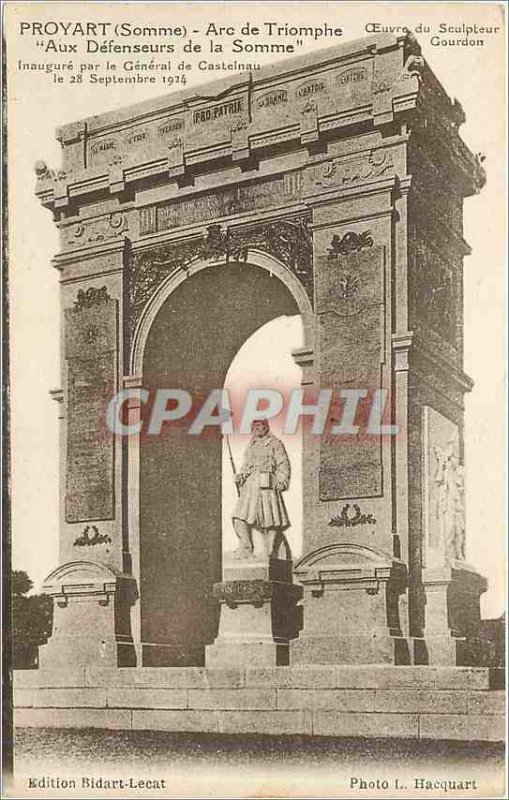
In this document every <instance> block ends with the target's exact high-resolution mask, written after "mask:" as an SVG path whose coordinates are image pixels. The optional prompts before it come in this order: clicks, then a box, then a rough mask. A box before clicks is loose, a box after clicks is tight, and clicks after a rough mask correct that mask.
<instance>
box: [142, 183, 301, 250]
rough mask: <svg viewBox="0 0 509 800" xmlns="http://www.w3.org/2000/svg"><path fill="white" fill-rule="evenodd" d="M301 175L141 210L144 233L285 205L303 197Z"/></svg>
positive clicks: (209, 193) (241, 186)
mask: <svg viewBox="0 0 509 800" xmlns="http://www.w3.org/2000/svg"><path fill="white" fill-rule="evenodd" d="M300 187H301V173H299V172H291V173H286V174H285V175H278V176H276V177H274V178H270V179H268V180H265V181H258V182H257V183H253V184H248V185H240V186H229V187H225V188H223V189H221V190H217V191H215V192H208V193H207V194H203V195H198V196H193V197H190V198H189V199H184V200H180V201H173V202H170V203H165V204H162V205H159V206H156V207H154V206H148V207H147V208H144V209H141V210H140V234H141V235H142V236H145V235H147V234H149V233H156V232H158V231H164V230H169V229H172V228H178V227H179V226H180V225H189V224H191V223H193V222H203V221H205V220H209V219H219V218H220V217H229V216H233V215H234V214H240V213H243V212H246V211H254V210H255V209H260V208H270V207H271V206H276V205H281V204H282V203H283V202H284V200H289V199H297V198H298V197H299V195H300Z"/></svg>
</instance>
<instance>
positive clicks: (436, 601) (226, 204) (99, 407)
mask: <svg viewBox="0 0 509 800" xmlns="http://www.w3.org/2000/svg"><path fill="white" fill-rule="evenodd" d="M463 121H464V116H463V112H462V108H461V105H460V103H459V102H458V101H456V100H454V101H453V102H452V101H451V100H450V99H449V97H448V96H447V95H446V93H445V91H444V89H443V88H442V86H441V84H440V83H439V81H438V80H437V78H436V77H435V76H434V74H433V73H432V72H431V70H430V69H429V68H428V66H427V65H426V64H425V63H424V61H423V59H422V57H421V55H420V51H419V47H418V45H417V43H416V42H415V40H413V39H412V38H409V37H406V38H405V37H401V38H396V37H392V36H386V35H381V36H374V37H369V38H365V39H362V40H359V41H356V42H352V43H348V44H345V45H342V46H340V47H335V48H333V49H331V50H324V51H322V52H321V53H318V54H314V55H312V56H307V57H303V58H298V59H295V60H293V61H285V62H284V63H282V64H280V65H275V66H271V67H267V68H264V69H262V70H260V71H259V72H257V73H256V74H253V75H236V76H232V77H231V78H229V79H225V80H222V81H220V82H215V83H211V84H207V85H206V87H204V88H203V89H196V90H195V89H192V90H189V91H185V92H181V93H178V94H173V95H167V96H165V97H161V98H160V99H158V100H151V101H147V102H144V103H142V104H139V105H136V106H132V107H129V108H125V109H122V110H120V111H118V112H115V113H108V114H104V115H101V116H97V117H93V118H90V119H87V120H83V121H80V122H76V123H73V124H69V125H65V126H64V127H62V128H61V129H60V130H59V132H58V138H59V140H60V142H61V145H62V168H61V169H59V170H56V171H53V170H50V169H48V168H47V167H46V166H45V165H44V164H39V165H38V167H37V179H38V180H37V190H36V191H37V195H38V197H39V198H40V200H41V202H42V203H43V205H44V206H45V207H47V208H48V209H51V211H52V212H53V215H54V220H55V223H56V225H57V227H58V229H59V231H60V237H61V252H60V253H59V254H58V255H57V256H56V257H55V259H54V265H55V267H56V268H57V269H58V270H59V273H60V282H61V308H62V388H61V389H60V390H56V391H55V392H54V393H53V394H54V397H55V399H56V400H57V401H58V403H59V408H60V421H61V429H60V431H61V433H60V446H61V463H62V470H61V528H60V565H59V566H58V568H57V569H56V570H55V571H54V572H53V573H52V574H51V575H50V576H49V577H48V579H47V581H46V584H45V587H46V591H48V592H49V593H50V594H51V595H52V596H53V597H54V599H55V632H54V635H53V637H52V638H51V639H50V641H49V643H48V644H47V645H46V646H45V647H44V648H42V650H41V665H42V666H43V667H44V666H51V664H52V663H58V664H63V663H65V664H67V665H71V664H75V663H78V664H85V665H88V664H92V665H94V664H103V665H108V666H111V667H116V666H136V665H137V666H142V665H147V666H149V665H155V666H163V665H170V666H171V665H203V663H204V660H205V659H206V661H207V663H209V661H210V663H211V664H214V663H221V664H228V663H229V659H232V660H233V661H235V659H238V658H242V657H243V656H239V653H243V652H244V650H243V649H242V647H241V646H240V643H241V641H242V642H243V643H244V644H246V641H245V634H246V626H247V628H249V630H248V633H250V634H251V640H250V642H251V645H253V644H256V645H259V647H258V650H257V652H260V653H262V654H263V655H262V656H261V658H262V661H263V663H272V664H276V663H278V664H282V663H288V661H290V663H295V664H337V663H339V664H356V663H365V664H381V663H386V664H471V663H474V659H475V643H476V637H477V633H478V625H479V620H480V617H479V596H480V594H481V593H482V592H483V591H484V590H485V588H486V584H485V581H484V579H483V578H482V577H481V576H479V575H478V574H477V573H476V571H475V570H474V569H473V568H472V567H471V566H470V565H469V564H468V563H467V561H466V560H465V549H464V524H463V522H462V520H463V516H462V513H463V512H462V477H461V463H462V459H463V452H462V435H463V396H464V393H465V392H467V391H469V390H470V388H471V382H470V379H469V378H468V377H467V376H466V375H465V374H464V373H463V370H462V362H463V310H462V280H463V278H462V272H463V258H464V256H465V255H467V254H468V253H469V247H468V245H467V243H466V242H465V241H464V239H463V236H462V205H463V199H464V198H465V197H468V196H470V195H472V194H474V193H476V192H478V191H479V190H480V189H481V187H482V185H483V183H484V173H483V170H482V168H481V167H480V164H479V162H478V160H477V158H476V157H474V156H473V155H472V153H470V152H469V150H468V149H467V147H466V146H465V144H464V143H463V141H462V140H461V138H460V136H459V128H460V126H461V124H462V122H463ZM297 313H300V314H301V315H302V317H303V321H304V331H305V344H304V346H303V347H302V348H301V349H300V350H299V351H298V352H296V353H295V354H294V357H295V359H296V360H297V363H298V364H300V366H301V368H302V385H303V386H304V387H311V388H315V389H316V388H329V389H332V390H333V391H335V390H339V389H340V388H341V389H344V388H354V389H356V388H362V389H365V390H366V391H368V392H374V391H376V390H379V389H383V390H386V392H387V394H388V396H389V397H390V402H391V410H390V417H391V419H390V420H389V421H390V422H392V423H394V424H395V425H397V426H398V433H397V435H392V436H383V435H371V436H364V437H363V436H359V437H355V436H351V437H350V439H349V441H348V443H347V444H345V442H344V441H341V440H335V439H334V437H333V436H327V435H324V436H321V437H318V436H313V435H312V434H310V433H309V432H306V433H305V435H304V441H303V501H304V505H303V514H304V521H303V556H302V558H301V559H300V560H299V562H298V563H297V564H296V565H295V566H294V568H293V570H291V569H289V562H287V561H286V562H285V559H283V558H281V559H274V560H273V561H274V563H272V564H267V565H263V566H259V567H255V566H253V567H252V568H251V571H249V570H248V571H247V572H245V573H243V574H244V577H243V578H242V576H241V574H240V573H239V569H240V567H238V566H237V567H236V568H235V569H236V570H237V571H235V569H233V572H230V573H228V571H227V570H226V571H224V572H223V574H222V573H221V508H220V490H221V489H220V487H221V478H220V464H221V460H220V452H221V451H220V446H221V445H220V439H219V437H214V436H213V435H211V436H210V437H208V438H206V439H204V440H203V441H201V440H197V439H196V437H186V436H185V435H184V434H183V433H182V431H181V430H179V429H178V428H174V429H172V432H171V433H170V434H168V436H169V437H170V438H165V437H164V436H161V437H144V436H143V435H141V436H138V435H132V436H129V437H115V436H113V435H112V434H110V433H109V431H108V430H107V428H106V426H105V423H104V414H105V407H106V404H107V402H108V401H109V399H110V398H111V397H112V396H113V394H114V393H115V392H117V391H119V390H120V389H122V388H123V389H129V390H136V389H142V388H145V389H148V390H149V391H151V390H153V389H155V388H159V387H163V388H164V387H175V386H178V387H179V388H189V389H191V390H192V391H193V393H198V395H199V394H200V392H204V391H205V390H207V389H209V388H211V387H212V386H214V387H215V386H222V382H223V381H224V376H225V374H226V371H227V369H228V366H229V364H230V363H231V360H232V359H233V357H234V355H235V353H236V352H237V351H238V349H239V347H240V346H241V345H242V344H243V342H244V341H245V340H246V339H247V338H248V337H249V336H250V335H251V334H252V333H253V332H254V331H255V330H257V329H258V328H259V327H260V326H261V325H263V324H265V323H266V322H267V321H269V320H271V319H273V318H274V317H277V316H280V315H281V314H297ZM140 406H141V401H140V400H137V399H136V392H135V391H132V392H131V395H130V399H129V400H128V401H127V404H126V409H127V410H126V416H127V418H128V419H129V420H130V421H131V422H132V421H133V420H136V419H137V418H138V415H139V414H140ZM172 437H173V438H172ZM170 443H171V446H170ZM290 566H291V565H290ZM301 595H302V601H301V604H300V605H298V606H296V603H298V602H300V600H301ZM299 609H300V612H299ZM299 614H300V616H301V617H302V618H301V619H299ZM220 618H221V624H219V621H220ZM239 619H242V624H241V625H238V624H237V622H236V620H239ZM223 623H224V626H226V627H225V628H223V627H222V626H223ZM251 626H252V627H251ZM241 628H242V629H243V630H242V631H241ZM299 629H300V630H299ZM218 632H219V635H218ZM241 633H242V635H244V638H242V635H241ZM236 634H238V636H237V635H236ZM216 637H217V638H216ZM271 638H272V640H273V643H274V647H270V646H268V645H270V641H271ZM77 639H79V644H77ZM214 640H216V641H215V644H213V643H214ZM290 642H291V645H290V646H289V652H288V645H289V643H290ZM237 645H238V646H237ZM266 645H267V646H266ZM282 650H283V651H284V653H283V656H282V655H281V652H282ZM253 652H254V651H253V648H252V647H247V648H245V653H246V656H245V657H246V659H252V658H253ZM205 653H207V655H206V656H205Z"/></svg>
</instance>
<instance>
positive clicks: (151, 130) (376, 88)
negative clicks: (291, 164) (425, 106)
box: [36, 36, 419, 208]
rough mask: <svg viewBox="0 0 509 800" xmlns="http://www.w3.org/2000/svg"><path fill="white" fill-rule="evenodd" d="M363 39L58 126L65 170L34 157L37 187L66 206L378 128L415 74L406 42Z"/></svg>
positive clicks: (412, 94) (412, 93)
mask: <svg viewBox="0 0 509 800" xmlns="http://www.w3.org/2000/svg"><path fill="white" fill-rule="evenodd" d="M368 41H369V44H366V42H365V41H362V40H361V41H360V42H353V43H351V44H350V45H342V46H340V47H335V48H332V49H331V50H327V51H324V52H322V54H321V56H320V61H318V62H317V61H316V59H315V58H312V57H310V56H307V57H305V58H299V59H295V60H294V61H292V62H282V63H281V65H280V66H279V67H275V68H274V67H270V68H267V70H266V71H265V73H262V74H260V75H257V76H255V77H253V75H252V74H250V75H249V78H247V79H244V80H241V81H239V79H238V76H236V77H234V78H233V79H226V80H224V81H220V82H219V83H217V82H214V83H213V84H210V85H208V86H207V90H208V91H207V93H206V94H197V93H196V92H195V91H193V90H189V91H186V92H180V93H178V94H177V95H175V97H174V98H173V99H172V98H171V97H170V98H162V99H159V100H157V101H149V102H148V103H143V104H141V106H134V107H131V108H130V109H128V110H127V111H124V112H123V111H119V112H116V113H115V114H109V115H108V114H106V115H102V116H101V117H94V118H90V119H86V120H82V121H80V122H79V123H71V125H69V126H63V127H62V128H61V129H60V131H59V134H58V135H59V139H60V141H61V143H62V145H63V150H64V155H63V166H62V169H59V170H56V171H55V170H50V169H48V167H47V166H46V165H45V164H44V163H42V162H40V163H39V164H38V165H37V168H36V172H37V177H38V183H37V187H36V194H37V195H38V197H39V198H40V200H41V202H42V203H43V205H45V206H48V207H54V208H63V207H65V206H68V205H69V204H70V203H71V201H72V199H74V200H75V201H77V200H78V198H82V197H85V196H86V195H87V196H88V195H90V194H92V193H97V192H101V191H109V192H110V193H112V194H115V193H118V192H123V191H124V189H125V187H126V185H127V184H135V183H136V182H138V181H140V180H143V179H146V178H149V177H153V178H154V177H158V176H161V177H163V178H166V179H168V178H170V179H172V178H177V179H180V178H182V177H183V176H184V175H186V174H189V171H190V170H191V171H192V170H193V169H199V168H202V167H205V166H206V165H207V164H209V163H210V162H219V161H225V160H228V161H229V162H231V163H232V164H233V165H235V164H240V163H242V162H244V163H245V164H247V163H248V162H249V161H250V160H253V159H254V160H256V159H257V158H258V157H259V156H260V155H262V154H263V153H265V152H267V151H268V150H269V149H270V148H272V147H274V146H278V145H282V144H285V145H286V146H287V147H288V146H290V147H291V149H292V151H297V150H299V149H302V148H303V147H309V146H314V145H315V144H316V143H317V142H318V141H319V140H320V139H322V138H323V137H327V136H331V135H334V136H338V137H341V136H342V132H343V131H344V129H345V128H347V127H349V128H350V129H351V127H352V126H354V125H355V126H361V127H364V128H365V129H366V130H371V131H374V130H376V129H377V127H378V126H379V125H386V123H389V122H392V121H393V120H394V119H395V116H396V117H401V114H402V113H405V114H406V112H407V111H409V110H411V109H414V108H415V107H416V103H417V97H418V93H419V76H418V67H417V66H416V63H415V62H416V57H415V56H409V57H407V58H406V60H405V52H404V50H405V48H404V44H405V40H404V39H401V38H400V39H398V38H395V37H392V36H381V37H379V36H375V37H370V38H369V40H368ZM400 51H401V55H400V54H399V53H400ZM412 59H413V60H412ZM417 60H418V59H417ZM382 77H383V80H382ZM275 111H277V113H275ZM350 133H351V130H350Z"/></svg>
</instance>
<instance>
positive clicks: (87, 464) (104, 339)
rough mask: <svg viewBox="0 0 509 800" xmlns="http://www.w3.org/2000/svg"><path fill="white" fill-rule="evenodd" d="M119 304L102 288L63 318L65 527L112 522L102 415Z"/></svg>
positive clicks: (108, 438)
mask: <svg viewBox="0 0 509 800" xmlns="http://www.w3.org/2000/svg"><path fill="white" fill-rule="evenodd" d="M117 306H118V304H117V301H116V300H114V299H112V298H111V297H110V296H109V294H108V292H107V290H106V287H105V286H103V287H102V288H100V289H99V288H96V287H90V288H89V289H87V290H86V291H83V290H79V292H78V298H77V300H76V302H75V304H74V307H73V308H69V309H66V311H65V312H64V320H65V322H64V324H65V358H66V362H67V468H66V495H65V518H66V521H67V522H88V521H91V520H98V519H113V518H114V515H115V508H114V499H115V495H114V473H113V470H114V439H113V435H112V434H111V433H110V432H109V431H108V429H107V427H106V420H105V412H106V407H107V404H108V402H109V400H110V399H111V398H112V397H113V395H114V393H115V389H116V363H117V355H116V354H117V346H118V344H117V340H118V336H117V326H118V320H117V318H118V307H117Z"/></svg>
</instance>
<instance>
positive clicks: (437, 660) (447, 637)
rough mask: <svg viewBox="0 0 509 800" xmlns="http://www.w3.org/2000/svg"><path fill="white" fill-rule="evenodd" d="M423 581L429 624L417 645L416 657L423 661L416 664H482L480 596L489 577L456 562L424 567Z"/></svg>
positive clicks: (460, 562)
mask: <svg viewBox="0 0 509 800" xmlns="http://www.w3.org/2000/svg"><path fill="white" fill-rule="evenodd" d="M422 584H423V587H424V591H425V595H426V626H425V631H424V644H418V645H416V647H414V658H415V657H419V658H420V659H421V660H420V661H414V663H427V664H431V665H434V664H436V665H452V666H482V665H483V663H484V660H485V656H484V652H483V645H482V642H481V640H480V628H481V608H480V597H481V594H482V593H483V592H485V591H486V588H487V582H486V579H485V578H484V577H483V576H482V575H479V573H478V572H477V571H476V570H475V569H474V568H473V567H472V566H470V565H469V564H467V563H466V562H464V561H453V562H452V563H451V564H449V565H446V566H443V567H436V568H433V569H430V568H429V569H425V570H423V573H422ZM419 641H420V640H416V642H419ZM426 658H427V661H426V660H422V659H426Z"/></svg>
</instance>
